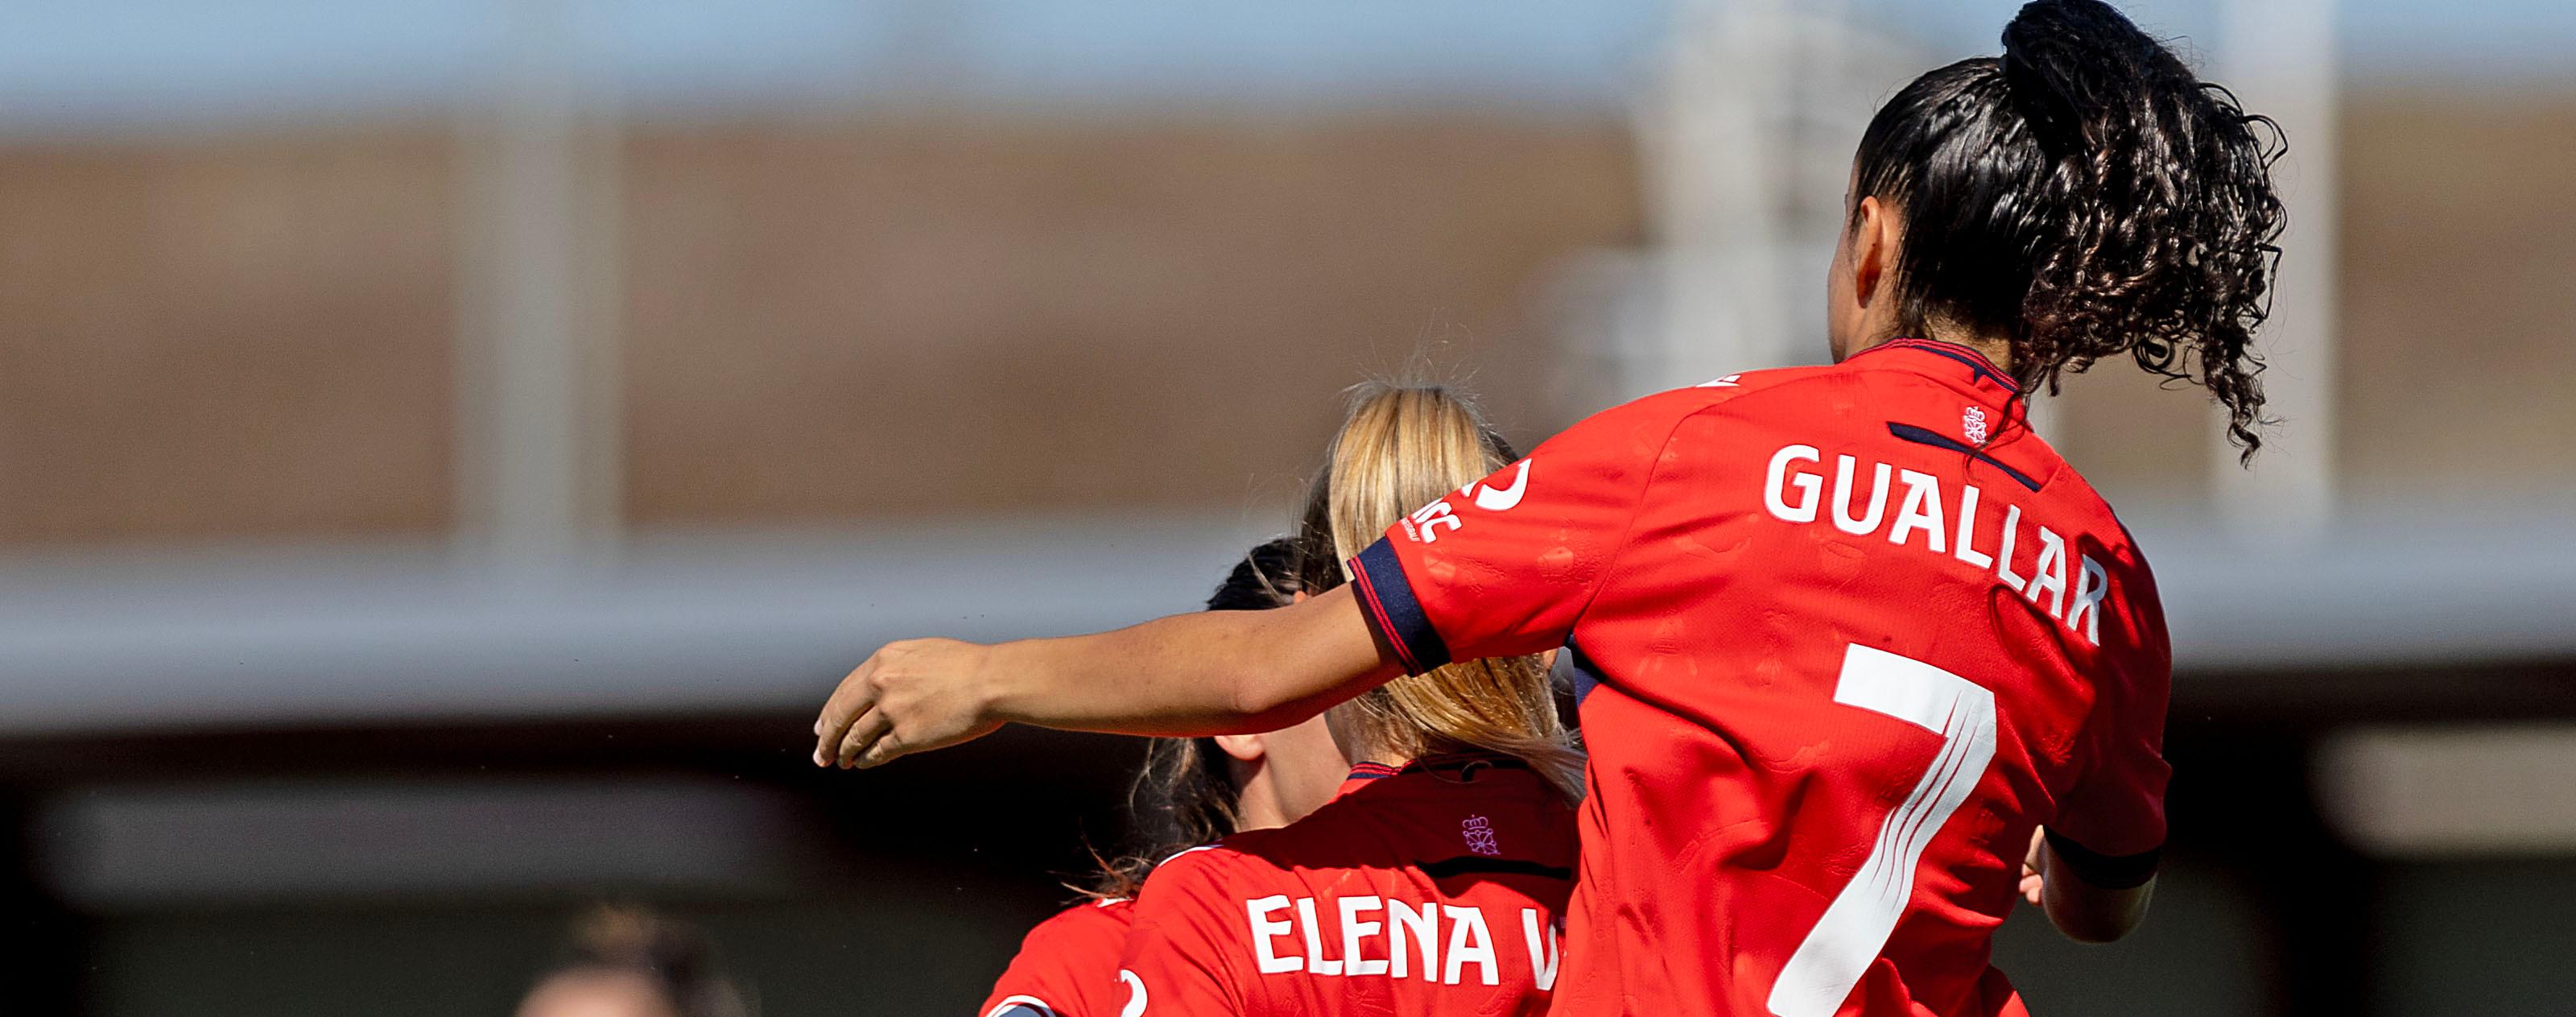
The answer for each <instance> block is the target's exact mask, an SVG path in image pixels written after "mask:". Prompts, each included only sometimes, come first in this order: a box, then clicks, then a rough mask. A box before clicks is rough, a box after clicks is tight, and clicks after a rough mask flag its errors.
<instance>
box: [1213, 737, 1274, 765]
mask: <svg viewBox="0 0 2576 1017" xmlns="http://www.w3.org/2000/svg"><path fill="white" fill-rule="evenodd" d="M1266 737H1268V736H1266V735H1257V734H1231V735H1218V736H1216V738H1215V739H1213V740H1214V741H1215V742H1216V747H1217V748H1218V749H1219V750H1222V751H1223V752H1224V753H1225V754H1226V755H1228V756H1232V757H1234V760H1235V762H1238V763H1258V762H1260V761H1261V758H1262V757H1263V756H1266V755H1269V754H1270V746H1269V745H1268V744H1266V743H1264V741H1263V739H1264V738H1266Z"/></svg>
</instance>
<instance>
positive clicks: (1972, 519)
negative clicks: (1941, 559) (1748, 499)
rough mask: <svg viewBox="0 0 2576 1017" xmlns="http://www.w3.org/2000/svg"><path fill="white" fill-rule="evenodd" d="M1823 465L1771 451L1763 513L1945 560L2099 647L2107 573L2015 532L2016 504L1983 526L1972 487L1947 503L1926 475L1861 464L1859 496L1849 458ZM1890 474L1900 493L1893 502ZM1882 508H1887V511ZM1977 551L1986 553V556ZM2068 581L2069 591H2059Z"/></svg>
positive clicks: (1818, 458)
mask: <svg viewBox="0 0 2576 1017" xmlns="http://www.w3.org/2000/svg"><path fill="white" fill-rule="evenodd" d="M1823 464H1824V454H1823V453H1821V452H1819V451H1817V449H1816V447H1815V446H1813V445H1788V446H1783V447H1782V448H1781V449H1780V450H1779V451H1778V452H1774V453H1772V454H1771V466H1770V468H1769V469H1768V470H1766V471H1764V479H1763V485H1762V505H1763V507H1764V508H1767V509H1769V510H1770V511H1771V515H1772V517H1773V518H1776V519H1779V520H1781V521H1784V522H1791V523H1814V522H1816V521H1817V520H1818V519H1819V518H1826V519H1829V520H1830V521H1831V522H1832V524H1833V527H1834V529H1837V530H1841V531H1842V532H1844V533H1848V534H1851V535H1852V536H1855V537H1867V536H1870V535H1872V534H1875V533H1879V532H1881V531H1882V530H1884V531H1885V532H1886V534H1887V542H1888V543H1890V544H1894V545H1897V546H1899V547H1915V548H1920V549H1922V550H1925V551H1928V552H1931V553H1933V554H1946V555H1949V556H1950V557H1952V558H1954V559H1957V560H1958V561H1960V562H1963V563H1966V564H1968V565H1970V566H1973V567H1975V568H1978V569H1983V570H1986V571H1989V572H1992V573H1993V574H1994V576H1995V579H1996V581H1998V582H2001V583H2003V584H2004V585H2005V586H2006V587H2009V588H2011V589H2012V590H2013V592H2015V593H2019V594H2021V595H2023V596H2024V597H2027V598H2029V600H2030V602H2031V603H2032V604H2034V605H2039V606H2042V607H2045V608H2046V609H2047V610H2048V616H2049V617H2051V618H2054V619H2057V621H2058V623H2059V624H2061V625H2064V626H2065V627H2066V629H2067V631H2069V632H2072V633H2074V634H2076V635H2080V636H2082V637H2084V641H2085V642H2088V643H2091V644H2093V645H2095V646H2100V645H2102V637H2101V615H2102V601H2103V600H2104V599H2105V598H2107V597H2109V596H2110V594H2111V580H2110V575H2109V573H2107V572H2105V571H2104V570H2103V568H2102V563H2100V562H2097V561H2094V560H2093V558H2092V557H2091V556H2090V555H2085V554H2082V553H2076V554H2073V555H2072V556H2071V557H2072V558H2074V560H2075V561H2076V562H2077V563H2078V564H2077V565H2076V566H2075V567H2073V568H2072V569H2070V568H2069V566H2068V559H2069V557H2070V555H2069V553H2068V551H2067V547H2066V543H2067V538H2066V537H2064V536H2061V535H2059V534H2058V533H2057V532H2056V531H2054V530H2051V529H2049V528H2048V527H2046V526H2040V527H2037V530H2038V533H2037V534H2036V537H2037V539H2036V540H2031V539H2026V538H2027V537H2029V536H2030V534H2028V533H2027V532H2026V531H2024V530H2023V528H2022V521H2021V506H2019V505H2015V504H2012V503H2010V502H2005V503H2004V506H2003V511H2002V513H2001V516H2002V518H2001V520H2000V526H1998V525H1997V524H1996V523H1993V522H1989V521H1988V520H1993V519H1994V518H1995V516H1996V513H1995V511H1994V509H1993V508H1992V507H1991V506H1988V507H1986V508H1985V511H1984V512H1983V513H1982V515H1981V514H1980V512H1979V507H1980V505H1979V503H1980V502H1981V501H1983V500H1984V494H1985V492H1983V491H1980V490H1978V489H1977V485H1975V484H1964V483H1963V484H1960V485H1959V490H1958V492H1957V496H1956V497H1955V498H1953V497H1949V496H1947V495H1945V494H1944V492H1943V491H1942V490H1941V478H1939V477H1936V476H1933V475H1932V474H1929V473H1924V472H1921V471H1918V470H1906V469H1892V468H1891V467H1889V466H1888V464H1886V463H1870V464H1869V468H1870V473H1869V487H1868V492H1867V494H1866V495H1865V496H1864V495H1862V494H1861V493H1860V492H1858V491H1855V490H1854V488H1855V487H1856V486H1857V481H1858V478H1859V472H1860V466H1861V462H1860V461H1859V460H1857V459H1855V458H1853V457H1851V456H1848V455H1838V456H1835V457H1834V464H1833V471H1832V472H1831V473H1830V474H1829V473H1827V472H1825V471H1824V469H1823ZM1891 472H1892V473H1893V474H1894V475H1895V476H1894V479H1895V480H1896V481H1897V482H1898V483H1900V484H1902V485H1903V487H1904V491H1903V493H1902V494H1899V495H1896V496H1895V497H1894V498H1893V499H1891V497H1890V484H1889V479H1890V478H1889V474H1890V473H1891ZM1890 500H1894V501H1895V502H1896V506H1895V511H1894V512H1892V513H1891V512H1889V511H1888V502H1889V501H1890ZM1996 500H1998V501H2001V500H2002V499H1996ZM1855 505H1859V506H1860V507H1859V508H1857V509H1855V507H1854V506H1855ZM1980 538H1985V539H1983V540H1982V541H1981V539H1980ZM1987 548H1991V549H1992V550H1993V553H1992V554H1988V553H1987V551H1986V550H1985V549H1987ZM2024 569H2027V571H2024ZM2070 572H2071V573H2072V575H2071V577H2070V574H2069V573H2070ZM2070 578H2072V580H2073V581H2074V586H2073V587H2072V588H2069V587H2068V585H2067V582H2068V580H2069V579H2070Z"/></svg>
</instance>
